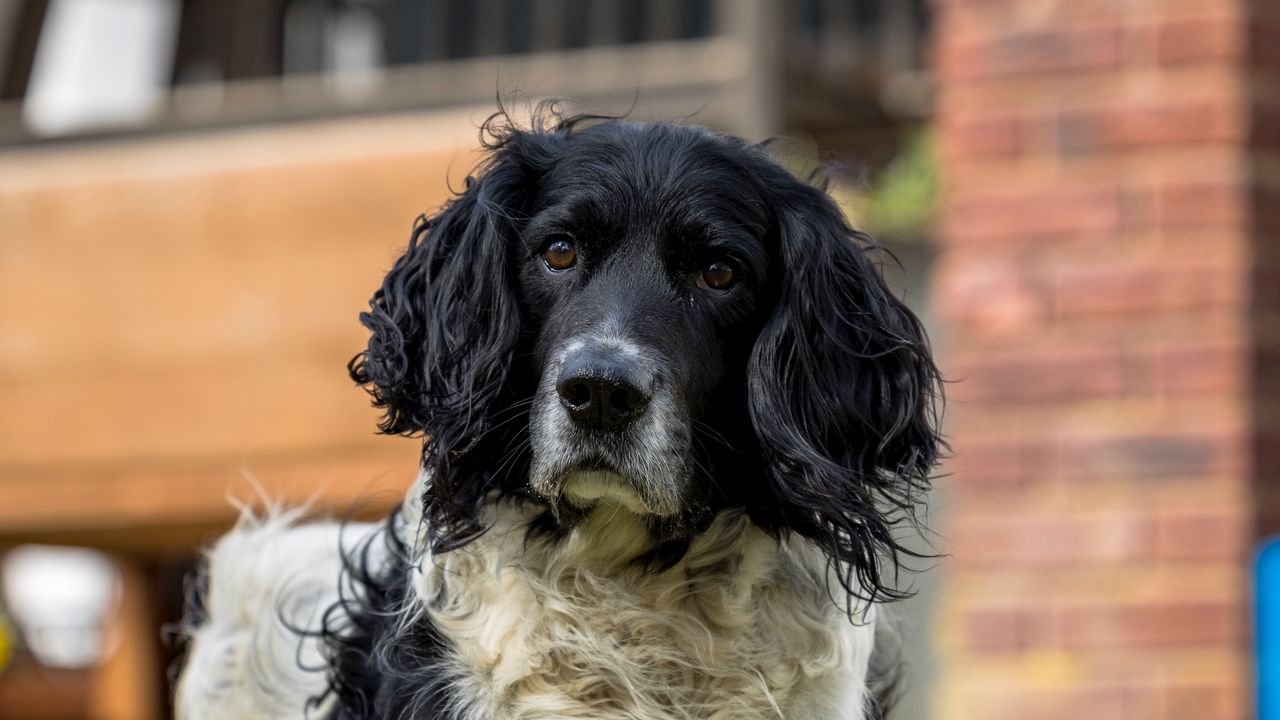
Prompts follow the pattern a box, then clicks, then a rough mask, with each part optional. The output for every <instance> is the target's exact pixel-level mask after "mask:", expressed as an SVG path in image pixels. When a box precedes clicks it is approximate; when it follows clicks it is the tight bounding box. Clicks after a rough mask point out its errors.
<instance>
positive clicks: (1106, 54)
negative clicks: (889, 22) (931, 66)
mask: <svg viewBox="0 0 1280 720" xmlns="http://www.w3.org/2000/svg"><path fill="white" fill-rule="evenodd" d="M1119 60H1120V32H1119V29H1118V28H1117V27H1116V26H1114V25H1111V24H1100V25H1086V26H1076V27H1066V26H1061V25H1053V24H1046V25H1038V26H1036V27H1027V28H1019V29H1017V30H1013V31H1006V32H1001V33H999V34H996V35H992V36H988V37H983V38H964V39H955V40H951V39H948V38H947V37H946V36H945V35H944V36H941V39H940V43H939V48H938V72H939V74H940V75H941V76H942V78H943V79H944V81H962V80H971V79H985V78H1009V77H1023V76H1041V75H1045V74H1048V73H1066V72H1072V71H1080V70H1101V69H1106V68H1110V67H1114V66H1115V65H1116V64H1117V63H1118V62H1119Z"/></svg>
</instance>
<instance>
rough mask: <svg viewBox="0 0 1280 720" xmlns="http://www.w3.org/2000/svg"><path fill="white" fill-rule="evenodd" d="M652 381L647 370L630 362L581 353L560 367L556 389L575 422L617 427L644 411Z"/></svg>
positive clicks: (585, 425)
mask: <svg viewBox="0 0 1280 720" xmlns="http://www.w3.org/2000/svg"><path fill="white" fill-rule="evenodd" d="M652 383H653V381H652V379H651V376H650V375H649V374H648V373H645V372H643V371H642V370H641V369H640V368H638V367H635V366H634V365H633V364H631V363H628V362H626V361H623V360H617V359H607V358H601V357H598V356H594V355H592V354H580V355H578V356H577V357H574V358H570V359H569V360H568V361H566V362H565V364H564V365H563V366H562V367H561V369H560V377H559V379H558V380H557V381H556V392H557V393H559V394H560V404H561V405H563V406H564V408H565V410H568V411H569V417H571V418H573V421H574V422H576V423H578V424H579V425H582V426H583V427H588V428H593V429H595V430H616V429H619V428H622V427H625V426H626V425H627V424H628V423H630V422H631V421H632V420H635V419H636V418H638V417H640V416H641V415H642V414H644V410H645V408H647V407H648V406H649V399H650V395H649V387H650V386H651V385H652Z"/></svg>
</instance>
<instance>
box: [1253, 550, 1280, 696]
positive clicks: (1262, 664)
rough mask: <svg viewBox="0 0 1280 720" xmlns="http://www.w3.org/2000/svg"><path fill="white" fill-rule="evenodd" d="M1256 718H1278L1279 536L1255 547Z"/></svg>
mask: <svg viewBox="0 0 1280 720" xmlns="http://www.w3.org/2000/svg"><path fill="white" fill-rule="evenodd" d="M1255 570H1256V572H1257V577H1256V584H1255V586H1254V587H1255V588H1256V593H1257V598H1256V599H1257V602H1258V604H1257V613H1258V617H1257V621H1258V624H1257V643H1258V646H1257V652H1258V720H1280V538H1271V539H1270V540H1268V541H1266V542H1264V543H1263V544H1262V546H1261V548H1260V549H1259V550H1258V563H1257V566H1256V568H1255Z"/></svg>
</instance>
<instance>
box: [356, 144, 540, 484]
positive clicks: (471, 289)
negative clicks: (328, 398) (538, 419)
mask: <svg viewBox="0 0 1280 720" xmlns="http://www.w3.org/2000/svg"><path fill="white" fill-rule="evenodd" d="M537 139H538V138H537V137H536V136H535V134H534V133H522V132H518V131H510V132H508V133H507V134H506V135H504V136H502V137H501V138H499V140H498V141H496V142H495V143H492V144H491V145H490V147H491V150H492V153H491V155H490V158H489V160H488V161H487V162H486V163H485V165H484V166H482V167H481V168H479V169H478V175H477V177H468V178H467V180H466V186H465V188H464V189H463V191H462V192H461V193H459V194H458V195H457V196H456V197H455V198H454V199H453V200H451V201H450V202H449V203H448V204H447V205H445V206H444V208H443V209H441V210H440V211H439V213H437V214H436V215H435V216H434V217H431V218H429V219H427V218H419V219H418V222H417V224H416V225H415V226H414V230H413V235H412V237H411V238H410V240H409V246H408V248H407V249H406V250H405V251H404V254H403V255H401V256H400V258H399V259H397V260H396V262H395V264H394V266H393V267H392V268H391V270H390V272H388V273H387V275H386V277H385V278H384V279H383V283H382V287H381V288H379V289H378V290H377V291H376V292H375V293H374V295H373V299H372V300H370V303H369V306H370V307H369V311H368V312H365V313H361V315H360V321H361V322H362V323H363V324H364V326H365V327H367V328H368V329H369V331H370V337H369V345H368V348H367V349H366V350H365V351H364V352H362V353H360V354H358V355H356V356H355V357H354V358H352V360H351V362H350V364H349V365H348V370H349V371H350V373H351V378H352V379H353V380H355V382H357V383H359V384H361V385H363V386H365V388H366V389H367V390H368V391H369V393H370V395H372V396H373V404H374V405H375V406H376V407H378V408H381V409H382V410H383V411H384V413H385V414H384V416H383V418H382V421H381V422H380V423H379V425H378V427H379V429H380V430H382V432H385V433H388V434H402V435H419V434H424V435H426V436H427V438H428V440H427V448H425V457H424V460H427V459H431V458H434V459H436V460H437V461H445V460H446V459H447V458H448V457H450V456H452V455H456V454H459V453H462V452H465V450H466V449H467V447H468V446H469V445H470V444H472V443H473V442H474V441H475V439H476V438H478V437H480V436H481V435H482V434H483V433H484V431H485V430H486V428H487V424H488V422H489V418H490V413H491V411H493V410H496V408H494V407H493V404H494V401H495V399H496V398H497V397H498V395H499V394H500V393H501V391H502V389H503V386H504V383H505V382H506V378H507V371H508V369H509V367H510V366H511V364H512V358H513V356H514V354H515V352H516V346H517V343H518V341H519V333H520V312H519V307H518V300H517V298H516V295H515V288H514V278H513V277H512V272H511V270H510V257H511V255H512V253H513V252H515V248H514V245H515V242H516V235H517V233H518V232H519V230H520V227H519V223H520V219H521V218H522V217H524V215H525V213H526V211H527V209H528V205H529V203H530V202H531V198H530V197H529V194H530V193H531V190H530V188H531V187H532V186H533V184H534V183H533V182H532V180H531V178H530V173H531V172H532V171H531V170H530V168H529V167H528V165H527V163H526V160H527V153H526V151H527V150H528V148H527V147H526V146H527V145H528V144H529V143H533V142H536V141H537Z"/></svg>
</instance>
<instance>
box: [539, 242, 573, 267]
mask: <svg viewBox="0 0 1280 720" xmlns="http://www.w3.org/2000/svg"><path fill="white" fill-rule="evenodd" d="M542 261H543V262H545V263H546V264H547V267H549V268H551V269H552V270H568V269H569V268H571V267H573V266H574V265H576V264H577V263H578V251H577V249H575V248H574V247H573V241H572V240H569V239H568V238H558V239H556V240H552V241H551V242H549V243H547V247H546V249H544V250H543V251H542Z"/></svg>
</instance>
